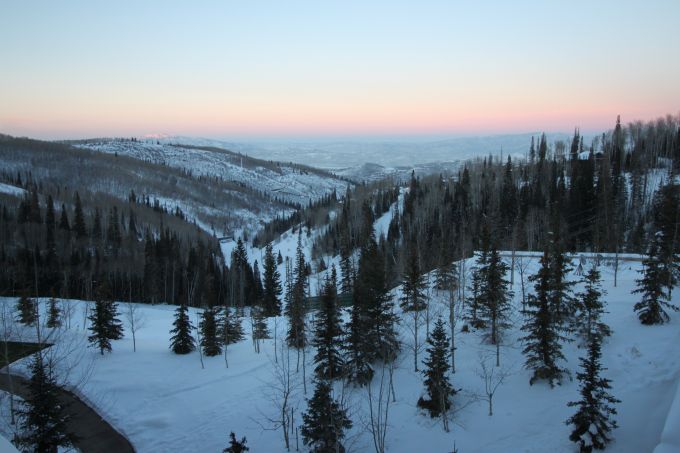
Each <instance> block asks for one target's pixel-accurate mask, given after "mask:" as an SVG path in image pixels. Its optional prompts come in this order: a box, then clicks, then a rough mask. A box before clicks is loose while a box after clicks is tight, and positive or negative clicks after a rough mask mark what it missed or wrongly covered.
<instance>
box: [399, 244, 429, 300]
mask: <svg viewBox="0 0 680 453" xmlns="http://www.w3.org/2000/svg"><path fill="white" fill-rule="evenodd" d="M419 261H420V258H419V256H418V250H417V248H416V245H415V243H412V244H411V247H410V250H409V255H408V260H407V262H406V270H405V271H404V276H403V283H402V294H403V295H402V298H401V301H400V306H401V309H402V310H404V311H405V312H413V311H416V312H418V311H422V310H424V309H425V308H426V306H427V304H426V303H425V292H424V291H425V279H424V277H423V275H422V273H421V270H420V262H419Z"/></svg>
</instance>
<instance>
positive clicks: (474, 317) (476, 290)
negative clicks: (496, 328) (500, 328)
mask: <svg viewBox="0 0 680 453" xmlns="http://www.w3.org/2000/svg"><path fill="white" fill-rule="evenodd" d="M477 264H478V265H477V266H474V267H473V268H472V269H471V271H472V278H471V279H470V286H468V288H467V289H468V294H469V296H468V297H467V298H466V302H467V306H468V309H467V314H466V315H465V318H466V319H467V320H468V321H469V322H470V325H471V326H472V327H473V328H475V329H483V328H485V327H486V324H485V323H484V320H483V319H482V318H481V316H480V315H481V310H482V291H483V290H484V275H483V270H482V269H483V268H480V266H479V264H480V261H479V259H478V261H477Z"/></svg>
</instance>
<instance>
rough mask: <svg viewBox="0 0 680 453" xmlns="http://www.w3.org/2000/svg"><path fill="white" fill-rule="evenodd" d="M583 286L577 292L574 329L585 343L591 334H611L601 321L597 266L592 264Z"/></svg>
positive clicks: (602, 336)
mask: <svg viewBox="0 0 680 453" xmlns="http://www.w3.org/2000/svg"><path fill="white" fill-rule="evenodd" d="M584 280H585V282H584V284H585V288H584V291H583V292H582V293H579V294H577V297H576V300H577V302H578V315H577V317H576V326H575V329H574V330H576V331H577V332H578V334H579V335H580V336H581V337H582V338H583V339H584V340H585V342H586V344H588V343H590V340H591V336H593V335H597V336H599V337H600V338H604V337H608V336H609V335H611V329H610V328H609V326H608V325H607V324H605V323H604V322H602V314H604V313H605V311H604V303H603V301H602V299H601V298H602V295H603V294H604V293H603V291H602V289H601V288H600V271H599V270H598V269H597V266H595V265H594V266H593V267H592V268H591V269H590V270H589V271H588V273H587V274H586V276H585V279H584Z"/></svg>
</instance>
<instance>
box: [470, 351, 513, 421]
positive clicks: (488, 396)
mask: <svg viewBox="0 0 680 453" xmlns="http://www.w3.org/2000/svg"><path fill="white" fill-rule="evenodd" d="M476 374H477V376H479V377H480V378H482V381H483V382H484V396H483V397H482V399H484V400H485V401H486V402H488V403H489V417H491V416H492V415H493V397H494V395H495V394H496V391H497V390H498V388H499V387H500V386H501V385H502V384H503V382H504V381H505V379H506V378H507V377H508V376H509V375H510V374H511V373H510V371H509V370H508V369H507V368H503V367H498V366H493V365H490V364H489V363H488V361H487V358H486V357H484V356H483V355H480V356H479V368H478V369H477V370H476Z"/></svg>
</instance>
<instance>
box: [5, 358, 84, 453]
mask: <svg viewBox="0 0 680 453" xmlns="http://www.w3.org/2000/svg"><path fill="white" fill-rule="evenodd" d="M30 370H31V379H30V381H29V383H28V388H27V390H28V395H26V396H25V397H24V401H23V403H22V404H23V408H22V409H21V410H19V411H18V412H19V415H20V416H21V419H20V422H19V427H20V433H19V434H18V435H17V436H16V443H17V444H18V445H19V446H20V448H21V449H22V450H23V451H35V452H49V453H51V452H55V453H56V451H57V449H58V448H59V447H64V448H69V447H72V446H73V441H74V440H75V436H73V435H72V434H71V433H70V432H69V431H68V428H67V424H68V422H69V417H68V416H67V415H66V414H65V413H64V407H63V405H62V403H61V401H60V398H59V387H58V386H57V383H56V382H55V380H54V373H53V372H52V370H51V366H50V365H49V363H46V362H45V358H44V357H43V353H42V352H38V353H37V354H35V357H34V359H33V362H32V364H31V366H30Z"/></svg>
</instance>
